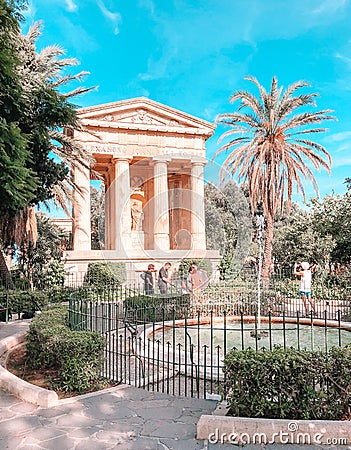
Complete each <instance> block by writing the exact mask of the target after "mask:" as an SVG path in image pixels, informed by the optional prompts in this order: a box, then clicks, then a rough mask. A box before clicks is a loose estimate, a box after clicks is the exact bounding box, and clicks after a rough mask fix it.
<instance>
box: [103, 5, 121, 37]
mask: <svg viewBox="0 0 351 450" xmlns="http://www.w3.org/2000/svg"><path fill="white" fill-rule="evenodd" d="M97 5H98V7H99V9H100V11H101V12H102V14H103V15H104V16H105V17H106V19H107V20H109V21H110V22H112V24H113V27H114V29H113V32H114V34H119V24H120V23H121V21H122V16H121V15H120V14H119V13H118V12H112V11H109V10H108V9H107V8H106V6H105V4H104V2H103V1H102V0H98V1H97Z"/></svg>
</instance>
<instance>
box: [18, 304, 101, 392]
mask: <svg viewBox="0 0 351 450" xmlns="http://www.w3.org/2000/svg"><path fill="white" fill-rule="evenodd" d="M26 341H27V355H28V361H27V364H28V365H29V367H32V368H39V367H45V368H49V369H53V370H55V371H56V372H57V373H58V377H57V378H56V379H54V380H52V387H53V388H54V389H61V390H64V391H78V392H84V391H86V390H89V389H91V388H92V387H93V386H95V385H98V384H99V383H100V382H101V380H102V377H101V369H102V362H103V358H102V355H103V349H104V346H105V341H104V339H103V337H102V336H101V335H100V334H99V333H96V332H89V331H71V330H70V328H69V326H68V309H67V308H66V307H64V306H56V307H52V308H49V309H46V310H44V311H43V312H42V314H40V315H38V316H36V317H35V318H34V319H33V320H32V322H31V324H30V328H29V332H28V333H27V335H26Z"/></svg>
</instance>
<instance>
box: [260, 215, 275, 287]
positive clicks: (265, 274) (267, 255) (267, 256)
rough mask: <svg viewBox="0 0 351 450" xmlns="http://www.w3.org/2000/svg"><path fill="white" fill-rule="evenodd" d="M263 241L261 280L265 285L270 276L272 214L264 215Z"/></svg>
mask: <svg viewBox="0 0 351 450" xmlns="http://www.w3.org/2000/svg"><path fill="white" fill-rule="evenodd" d="M265 238H266V239H265V243H264V252H263V262H262V280H263V284H264V285H265V286H266V287H267V285H268V283H269V278H270V276H271V262H272V245H273V216H272V215H267V216H266V236H265Z"/></svg>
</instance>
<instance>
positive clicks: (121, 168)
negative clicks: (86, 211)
mask: <svg viewBox="0 0 351 450" xmlns="http://www.w3.org/2000/svg"><path fill="white" fill-rule="evenodd" d="M129 161H130V158H125V157H122V158H114V159H113V162H114V180H113V183H112V186H111V190H112V196H111V197H112V198H111V202H110V204H111V206H112V208H111V214H110V220H111V227H114V229H115V234H114V233H113V234H114V241H115V245H114V249H115V250H117V251H123V252H126V251H128V250H130V249H131V212H130V174H129Z"/></svg>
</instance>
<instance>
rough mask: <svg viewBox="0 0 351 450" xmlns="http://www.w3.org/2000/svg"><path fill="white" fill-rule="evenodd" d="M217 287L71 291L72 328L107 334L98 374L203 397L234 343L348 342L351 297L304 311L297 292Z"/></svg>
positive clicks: (320, 345)
mask: <svg viewBox="0 0 351 450" xmlns="http://www.w3.org/2000/svg"><path fill="white" fill-rule="evenodd" d="M107 299H108V300H107ZM278 300H279V297H272V296H271V295H263V305H262V308H261V313H262V320H261V322H260V323H259V322H258V317H257V301H256V299H255V291H246V292H245V295H244V291H240V292H237V291H236V290H235V289H234V288H230V287H227V288H223V289H222V291H221V293H220V294H219V293H218V291H217V293H214V292H213V291H212V292H211V290H209V291H204V292H203V293H199V294H191V295H175V294H174V295H169V296H160V295H154V296H146V295H144V294H143V293H142V292H140V291H138V290H137V289H135V288H133V289H126V288H118V289H116V290H114V289H113V288H111V287H109V288H106V292H105V290H104V289H102V290H101V289H100V290H95V291H94V290H93V291H92V290H88V291H87V295H86V296H85V295H84V291H82V290H81V291H77V292H74V293H73V294H72V295H71V299H70V305H69V312H70V324H71V327H72V328H73V329H79V330H91V331H98V332H100V333H102V334H103V335H104V336H105V338H106V349H105V359H104V361H105V362H104V371H103V373H104V376H105V377H107V378H109V379H113V380H117V381H120V382H123V383H127V384H131V385H134V386H137V387H143V388H145V389H149V390H153V391H158V392H166V393H170V394H174V395H185V396H193V397H203V398H206V396H207V393H221V394H222V395H225V393H224V392H223V389H224V388H223V386H224V384H223V383H224V381H225V380H224V376H223V370H222V368H223V359H224V358H225V356H226V354H227V353H228V352H229V351H230V350H231V349H233V348H235V349H238V350H241V349H246V348H248V347H251V348H254V349H256V350H258V349H260V348H263V347H264V348H266V349H272V348H273V346H274V345H281V346H283V347H284V348H288V347H291V346H293V347H295V348H298V349H312V350H319V351H327V350H328V349H329V348H330V347H332V346H344V345H346V344H349V343H351V323H349V322H348V320H349V317H350V303H349V300H348V299H344V300H332V299H328V300H319V301H318V302H317V303H316V305H317V309H316V314H310V315H309V316H308V317H305V314H304V309H303V304H302V302H301V300H300V299H299V298H285V299H284V301H281V300H279V301H278Z"/></svg>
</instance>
